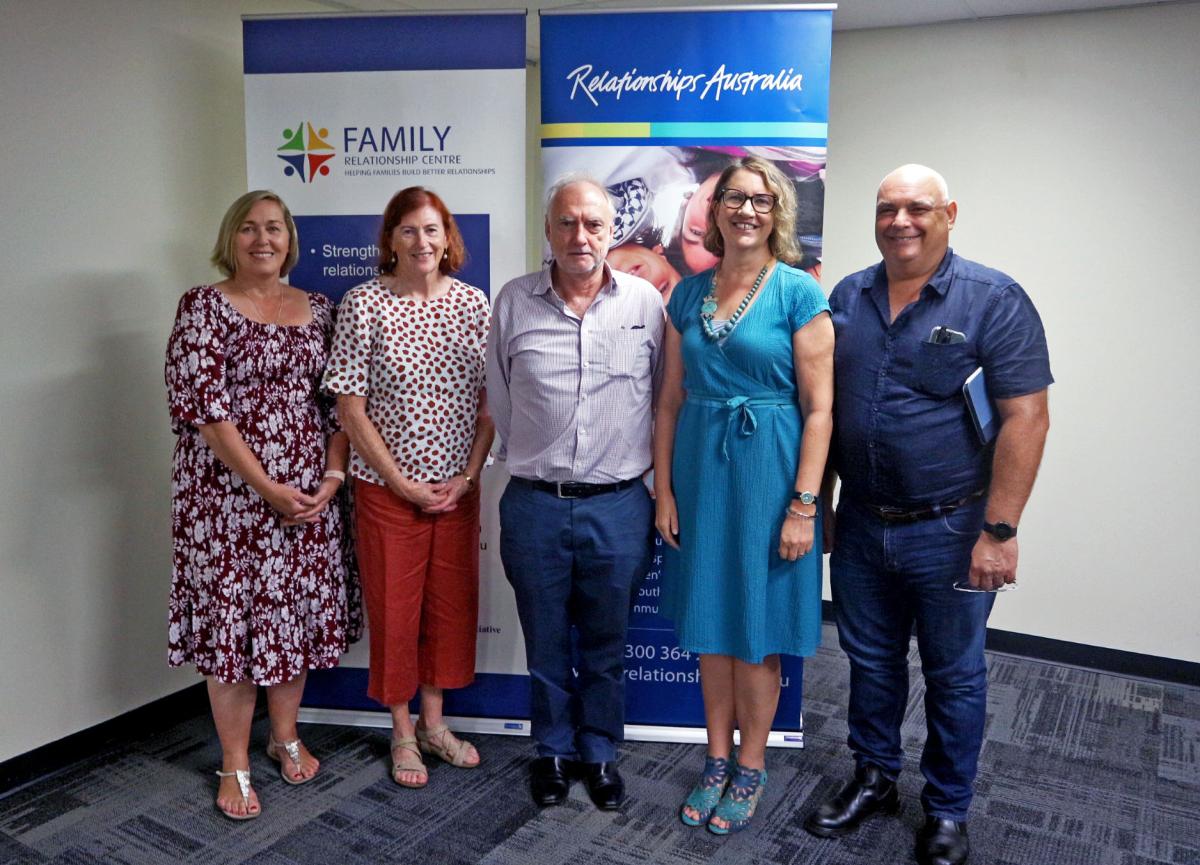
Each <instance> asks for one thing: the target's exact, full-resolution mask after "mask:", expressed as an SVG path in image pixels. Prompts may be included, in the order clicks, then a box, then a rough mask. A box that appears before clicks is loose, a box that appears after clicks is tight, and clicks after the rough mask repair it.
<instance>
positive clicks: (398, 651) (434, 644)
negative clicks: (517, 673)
mask: <svg viewBox="0 0 1200 865" xmlns="http://www.w3.org/2000/svg"><path fill="white" fill-rule="evenodd" d="M354 516H355V546H356V549H357V551H358V568H359V574H360V576H361V579H362V587H363V599H364V600H365V601H366V607H367V628H368V634H369V637H370V647H371V666H370V675H369V678H368V682H367V696H368V697H370V698H371V699H373V700H377V701H378V702H380V703H383V704H384V705H386V706H394V705H397V704H400V703H407V702H408V701H409V700H410V699H412V697H413V695H414V694H415V693H416V691H417V686H418V685H430V686H432V687H435V688H462V687H464V686H466V685H469V684H471V682H472V681H473V680H474V678H475V636H476V631H477V629H478V625H479V489H478V487H477V488H475V489H473V490H471V491H470V492H469V493H467V494H466V495H465V496H463V497H462V498H461V499H459V501H458V507H457V508H456V509H454V510H452V511H450V512H449V513H445V514H427V513H423V512H422V511H421V510H420V509H419V508H417V507H416V506H415V505H413V504H412V503H411V502H408V501H405V500H404V499H401V498H400V497H399V496H397V495H396V494H395V493H393V492H392V491H391V490H389V489H388V488H387V487H384V486H380V485H378V484H373V483H370V482H369V481H364V480H361V479H357V478H356V479H355V481H354Z"/></svg>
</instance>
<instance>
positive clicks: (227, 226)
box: [209, 189, 300, 277]
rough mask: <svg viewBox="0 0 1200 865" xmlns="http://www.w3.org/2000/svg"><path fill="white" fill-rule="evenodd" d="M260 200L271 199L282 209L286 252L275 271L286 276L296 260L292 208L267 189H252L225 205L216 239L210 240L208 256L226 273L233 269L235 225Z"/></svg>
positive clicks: (297, 241)
mask: <svg viewBox="0 0 1200 865" xmlns="http://www.w3.org/2000/svg"><path fill="white" fill-rule="evenodd" d="M260 201H273V202H275V203H276V204H278V205H279V209H280V210H282V211H283V222H284V224H285V225H286V226H287V230H288V254H287V258H286V259H284V262H283V267H281V268H280V269H279V275H280V276H287V274H288V271H289V270H291V269H292V268H293V267H295V266H296V262H297V261H299V260H300V241H299V239H298V238H297V236H296V222H295V220H294V219H292V212H291V211H290V210H288V206H287V205H286V204H284V203H283V199H282V198H280V197H279V196H278V195H277V194H276V193H274V192H272V191H271V190H269V189H254V190H251V191H250V192H247V193H246V194H245V195H242V196H240V197H239V198H238V199H237V200H236V201H235V202H233V204H231V205H229V209H228V210H226V211H225V215H224V216H223V217H221V227H220V228H219V229H217V242H216V243H214V244H213V251H212V257H211V258H210V259H209V260H210V261H211V262H212V263H213V266H214V267H216V268H217V270H219V271H221V273H223V274H224V275H225V276H227V277H230V276H233V275H234V274H235V273H237V251H236V247H235V244H236V238H237V233H238V229H239V228H241V227H242V223H243V222H245V221H246V216H247V214H249V213H250V211H251V209H253V207H254V205H256V204H258V203H259V202H260Z"/></svg>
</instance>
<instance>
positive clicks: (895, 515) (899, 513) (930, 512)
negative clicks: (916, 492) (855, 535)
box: [865, 489, 987, 523]
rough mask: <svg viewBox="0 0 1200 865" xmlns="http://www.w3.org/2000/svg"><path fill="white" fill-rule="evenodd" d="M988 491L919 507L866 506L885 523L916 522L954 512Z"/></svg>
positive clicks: (977, 491)
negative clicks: (939, 503)
mask: <svg viewBox="0 0 1200 865" xmlns="http://www.w3.org/2000/svg"><path fill="white" fill-rule="evenodd" d="M986 492H987V490H986V489H983V490H976V491H975V492H973V493H971V494H970V495H968V496H963V497H962V498H961V499H959V500H958V501H954V502H946V503H945V504H941V505H925V506H923V507H919V508H897V507H892V506H891V505H871V504H867V505H865V507H866V509H867V510H869V511H870V512H871V513H873V514H874V515H875V516H877V517H879V519H881V520H883V521H884V522H885V523H916V522H920V521H921V520H928V519H932V518H933V517H940V516H945V515H946V514H952V513H954V512H955V511H956V510H958V509H959V508H961V507H962V506H963V505H969V504H970V503H971V502H973V501H975V500H977V499H980V498H983V494H984V493H986Z"/></svg>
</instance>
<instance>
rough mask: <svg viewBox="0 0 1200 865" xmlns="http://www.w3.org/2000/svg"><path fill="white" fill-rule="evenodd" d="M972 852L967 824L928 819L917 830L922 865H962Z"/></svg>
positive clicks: (918, 850)
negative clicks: (968, 839)
mask: <svg viewBox="0 0 1200 865" xmlns="http://www.w3.org/2000/svg"><path fill="white" fill-rule="evenodd" d="M970 852H971V844H970V842H969V841H967V824H966V823H959V822H957V821H955V820H944V819H942V818H940V817H926V818H925V825H924V826H922V827H921V828H920V829H918V830H917V849H916V854H917V862H919V863H920V865H962V863H964V862H966V861H967V854H968V853H970Z"/></svg>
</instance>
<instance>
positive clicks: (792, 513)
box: [787, 505, 817, 520]
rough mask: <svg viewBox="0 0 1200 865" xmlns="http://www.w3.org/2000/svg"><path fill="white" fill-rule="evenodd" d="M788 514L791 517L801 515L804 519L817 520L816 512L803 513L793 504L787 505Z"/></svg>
mask: <svg viewBox="0 0 1200 865" xmlns="http://www.w3.org/2000/svg"><path fill="white" fill-rule="evenodd" d="M787 515H788V516H789V517H799V518H800V519H802V520H815V519H816V518H817V515H816V514H803V513H801V512H800V511H798V510H796V509H795V508H793V507H792V506H791V505H788V506H787Z"/></svg>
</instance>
